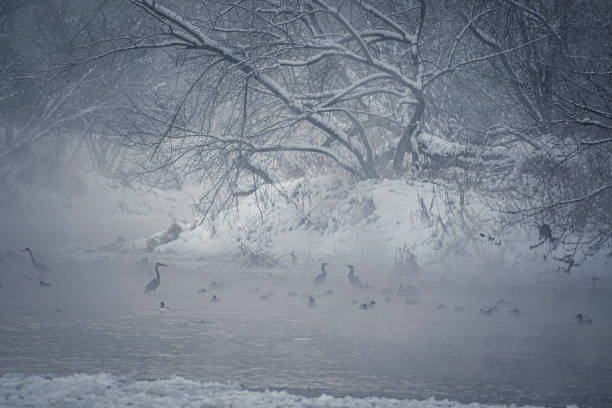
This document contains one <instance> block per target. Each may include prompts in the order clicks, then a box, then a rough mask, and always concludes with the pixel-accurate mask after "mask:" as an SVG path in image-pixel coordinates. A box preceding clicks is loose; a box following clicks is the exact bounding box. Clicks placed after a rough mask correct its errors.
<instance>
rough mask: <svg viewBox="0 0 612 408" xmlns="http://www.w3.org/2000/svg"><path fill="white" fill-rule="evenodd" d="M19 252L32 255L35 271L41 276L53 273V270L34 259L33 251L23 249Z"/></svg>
mask: <svg viewBox="0 0 612 408" xmlns="http://www.w3.org/2000/svg"><path fill="white" fill-rule="evenodd" d="M19 252H27V253H28V254H30V260H31V261H32V266H33V267H34V269H36V272H38V273H40V274H48V273H50V272H51V269H50V268H49V267H48V266H47V265H45V264H42V263H40V262H36V259H34V255H32V250H31V249H30V248H26V249H22V250H21V251H19Z"/></svg>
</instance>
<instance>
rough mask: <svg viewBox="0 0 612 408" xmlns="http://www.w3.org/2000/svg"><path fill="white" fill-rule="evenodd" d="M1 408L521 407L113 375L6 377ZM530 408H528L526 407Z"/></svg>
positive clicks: (1, 384)
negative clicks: (298, 392) (318, 393)
mask: <svg viewBox="0 0 612 408" xmlns="http://www.w3.org/2000/svg"><path fill="white" fill-rule="evenodd" d="M0 395H1V399H0V406H6V407H15V408H19V407H32V406H34V407H43V406H44V407H49V408H52V407H62V408H79V407H83V408H92V407H109V408H110V407H147V408H155V407H164V408H173V407H181V408H190V407H194V408H229V407H232V408H256V407H283V408H331V407H338V408H340V407H345V408H485V407H487V408H503V407H514V406H515V405H486V404H478V403H471V404H461V403H458V402H453V401H448V400H442V401H439V400H435V399H433V398H430V399H428V400H424V401H417V400H396V399H389V398H375V397H370V398H352V397H344V398H335V397H331V396H327V395H321V396H318V397H304V396H299V395H292V394H289V393H287V392H284V391H280V392H279V391H269V390H265V391H250V390H245V389H244V388H242V387H241V386H240V385H238V384H236V385H227V384H218V383H201V382H197V381H189V380H186V379H183V378H181V377H172V378H168V379H163V380H152V381H144V380H133V379H128V378H122V377H117V376H113V375H109V374H98V375H84V374H75V375H71V376H66V377H42V376H22V375H13V374H11V375H4V376H2V377H0ZM525 408H527V406H525Z"/></svg>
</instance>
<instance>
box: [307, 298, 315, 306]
mask: <svg viewBox="0 0 612 408" xmlns="http://www.w3.org/2000/svg"><path fill="white" fill-rule="evenodd" d="M308 307H315V298H314V297H312V296H308Z"/></svg>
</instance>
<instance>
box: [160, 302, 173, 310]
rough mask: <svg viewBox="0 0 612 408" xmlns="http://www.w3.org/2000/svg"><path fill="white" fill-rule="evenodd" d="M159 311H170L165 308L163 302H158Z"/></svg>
mask: <svg viewBox="0 0 612 408" xmlns="http://www.w3.org/2000/svg"><path fill="white" fill-rule="evenodd" d="M159 310H162V311H163V310H170V308H169V307H166V304H165V303H164V302H163V301H161V302H159Z"/></svg>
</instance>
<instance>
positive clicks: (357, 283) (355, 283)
mask: <svg viewBox="0 0 612 408" xmlns="http://www.w3.org/2000/svg"><path fill="white" fill-rule="evenodd" d="M346 266H347V268H349V274H348V278H349V282H351V285H352V286H353V288H354V289H363V284H362V283H361V279H359V277H358V276H357V275H355V267H354V266H353V265H346Z"/></svg>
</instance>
